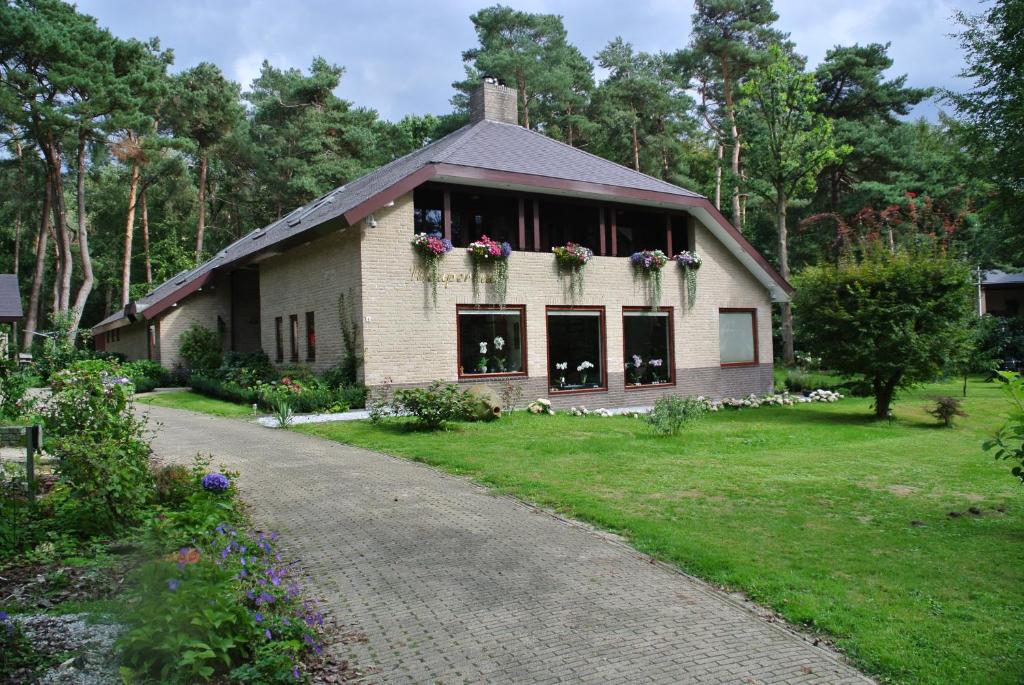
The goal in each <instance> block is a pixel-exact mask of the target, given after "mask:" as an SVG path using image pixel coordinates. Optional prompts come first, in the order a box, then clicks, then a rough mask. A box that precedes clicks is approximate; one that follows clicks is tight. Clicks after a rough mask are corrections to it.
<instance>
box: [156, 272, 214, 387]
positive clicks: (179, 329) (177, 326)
mask: <svg viewBox="0 0 1024 685" xmlns="http://www.w3.org/2000/svg"><path fill="white" fill-rule="evenodd" d="M192 324H198V325H200V326H203V327H204V328H209V329H210V330H214V331H219V332H220V333H221V341H222V347H223V348H224V349H225V350H227V349H228V341H229V340H231V286H230V284H229V282H228V280H227V279H225V278H221V279H218V280H217V281H216V282H215V283H214V284H213V285H212V287H207V288H204V289H203V290H201V291H199V292H197V293H195V294H193V295H190V296H189V297H188V298H186V299H185V300H182V301H181V302H180V303H178V306H176V307H172V308H171V309H170V310H169V311H168V312H167V313H166V314H164V315H163V316H161V317H160V318H159V323H158V328H157V330H158V331H159V341H160V342H159V345H160V350H159V353H160V363H161V364H163V365H164V366H165V367H166V368H168V369H173V368H174V367H176V366H179V365H181V366H184V360H182V358H181V354H180V353H179V352H178V350H179V349H180V347H181V335H182V333H184V332H185V331H186V330H188V329H189V328H190V327H191V326H192Z"/></svg>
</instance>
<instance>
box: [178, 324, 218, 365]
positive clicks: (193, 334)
mask: <svg viewBox="0 0 1024 685" xmlns="http://www.w3.org/2000/svg"><path fill="white" fill-rule="evenodd" d="M178 345H179V347H178V351H179V354H181V358H182V359H184V360H185V364H186V365H187V366H188V368H190V369H191V370H192V371H204V372H210V371H214V370H216V369H217V368H218V367H219V366H220V364H221V360H222V358H223V352H222V351H221V340H220V336H219V335H218V334H217V332H216V331H211V330H210V329H209V328H204V327H203V326H200V325H199V324H197V323H194V324H192V325H191V326H189V327H188V329H187V330H186V331H185V332H184V333H182V334H181V339H180V341H179V343H178Z"/></svg>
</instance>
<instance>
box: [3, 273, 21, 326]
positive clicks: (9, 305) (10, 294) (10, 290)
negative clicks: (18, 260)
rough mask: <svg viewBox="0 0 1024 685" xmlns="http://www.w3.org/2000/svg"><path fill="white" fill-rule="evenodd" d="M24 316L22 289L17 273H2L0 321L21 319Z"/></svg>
mask: <svg viewBox="0 0 1024 685" xmlns="http://www.w3.org/2000/svg"><path fill="white" fill-rule="evenodd" d="M21 317H22V311H21V291H20V290H18V277H17V276H16V275H15V274H0V322H3V323H10V322H12V321H19V320H20V319H21Z"/></svg>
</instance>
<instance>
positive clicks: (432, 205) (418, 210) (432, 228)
mask: <svg viewBox="0 0 1024 685" xmlns="http://www.w3.org/2000/svg"><path fill="white" fill-rule="evenodd" d="M412 207H413V209H412V218H413V226H414V227H415V229H416V231H415V232H416V233H444V192H442V191H441V190H437V189H435V188H429V187H427V188H424V187H420V188H417V189H416V190H414V191H413V193H412Z"/></svg>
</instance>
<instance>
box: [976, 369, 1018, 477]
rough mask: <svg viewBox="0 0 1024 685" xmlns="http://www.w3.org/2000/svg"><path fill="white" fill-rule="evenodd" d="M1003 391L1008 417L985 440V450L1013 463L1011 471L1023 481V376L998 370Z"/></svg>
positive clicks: (997, 457)
mask: <svg viewBox="0 0 1024 685" xmlns="http://www.w3.org/2000/svg"><path fill="white" fill-rule="evenodd" d="M997 373H998V377H999V379H1000V380H1001V381H1002V382H1003V384H1004V385H1003V392H1004V393H1005V394H1006V398H1007V399H1008V400H1010V418H1009V420H1008V421H1007V422H1006V423H1005V424H1004V425H1003V426H1002V428H1000V429H999V432H997V433H996V435H995V437H994V438H993V439H991V440H987V441H986V442H985V443H984V445H983V448H984V449H985V451H992V450H995V458H996V459H1005V460H1006V461H1009V462H1011V463H1012V464H1013V466H1012V467H1011V468H1010V473H1012V474H1013V475H1014V476H1015V477H1016V478H1017V479H1018V480H1019V481H1020V482H1021V483H1024V378H1022V377H1021V375H1020V374H1019V373H1016V372H1014V371H999V372H997Z"/></svg>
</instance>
